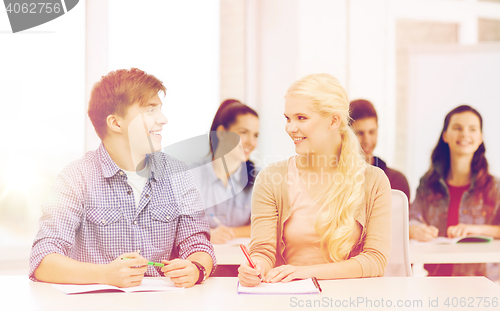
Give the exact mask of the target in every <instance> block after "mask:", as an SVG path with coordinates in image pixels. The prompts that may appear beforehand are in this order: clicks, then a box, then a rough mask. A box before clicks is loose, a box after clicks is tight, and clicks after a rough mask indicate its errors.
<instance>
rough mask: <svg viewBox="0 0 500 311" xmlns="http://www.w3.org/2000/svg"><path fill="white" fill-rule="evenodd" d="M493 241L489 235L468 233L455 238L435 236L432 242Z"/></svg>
mask: <svg viewBox="0 0 500 311" xmlns="http://www.w3.org/2000/svg"><path fill="white" fill-rule="evenodd" d="M491 241H493V238H492V237H491V236H486V235H468V236H462V237H457V238H452V239H450V238H445V237H441V236H440V237H437V238H435V239H434V240H433V241H431V242H432V243H433V244H457V243H489V242H491Z"/></svg>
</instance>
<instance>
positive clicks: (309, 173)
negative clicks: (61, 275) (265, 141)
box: [238, 74, 391, 286]
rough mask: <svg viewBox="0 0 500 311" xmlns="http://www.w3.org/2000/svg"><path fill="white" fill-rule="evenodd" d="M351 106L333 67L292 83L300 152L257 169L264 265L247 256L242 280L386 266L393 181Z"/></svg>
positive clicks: (256, 246) (256, 233)
mask: <svg viewBox="0 0 500 311" xmlns="http://www.w3.org/2000/svg"><path fill="white" fill-rule="evenodd" d="M348 109H349V101H348V99H347V94H346V92H345V90H344V89H343V88H342V87H341V86H340V83H339V82H338V80H337V79H335V78H334V77H332V76H331V75H328V74H313V75H309V76H306V77H304V78H302V79H300V80H298V81H296V82H295V83H293V84H292V86H291V87H290V88H289V89H288V91H287V93H286V95H285V111H284V115H285V118H286V126H285V129H286V132H287V134H288V135H289V136H290V138H291V140H292V142H293V143H294V144H295V151H296V153H297V155H296V156H293V157H291V158H289V159H287V160H285V161H281V162H278V163H274V164H272V165H270V166H268V167H267V168H266V169H264V170H263V171H262V172H261V173H260V174H259V175H258V176H257V180H256V183H255V186H254V193H253V197H252V221H251V236H252V241H251V245H250V255H251V257H252V259H253V261H254V262H255V263H256V265H257V268H256V269H253V268H251V267H250V265H249V264H248V263H247V262H243V263H242V265H241V266H240V268H239V270H238V271H239V274H238V277H239V280H240V282H241V284H243V285H246V286H255V285H258V284H259V283H260V282H261V281H265V282H288V281H291V280H293V279H304V278H309V277H313V276H314V277H317V278H318V279H339V278H357V277H373V276H382V275H383V274H384V271H385V267H386V264H387V257H388V254H389V252H390V247H391V194H390V184H389V181H388V179H387V177H386V175H385V174H384V172H383V171H382V170H380V169H379V168H376V167H373V166H370V165H368V164H367V163H366V162H365V160H364V158H363V157H362V155H361V151H360V145H359V142H358V140H357V138H356V136H355V134H354V133H353V131H352V130H351V128H350V127H349V126H348V124H349V123H348V121H349V111H348ZM259 274H260V275H261V276H262V279H260V278H259Z"/></svg>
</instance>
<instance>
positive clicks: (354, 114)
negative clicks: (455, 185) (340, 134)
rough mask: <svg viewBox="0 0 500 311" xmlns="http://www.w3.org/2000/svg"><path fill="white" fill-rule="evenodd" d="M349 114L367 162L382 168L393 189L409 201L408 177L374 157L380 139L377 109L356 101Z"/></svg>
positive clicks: (361, 101) (351, 104) (350, 107)
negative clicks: (399, 191)
mask: <svg viewBox="0 0 500 311" xmlns="http://www.w3.org/2000/svg"><path fill="white" fill-rule="evenodd" d="M349 114H350V116H351V119H352V122H351V127H352V129H353V130H354V133H356V136H357V137H358V140H359V143H360V144H361V148H362V149H363V152H364V155H365V159H366V162H368V163H369V164H371V165H374V166H376V167H379V168H381V169H382V170H383V171H384V173H385V174H386V175H387V177H388V178H389V181H390V183H391V188H392V189H397V190H401V191H403V192H404V194H406V197H407V198H408V201H409V200H410V186H409V185H408V181H407V180H406V177H405V176H404V175H403V174H402V173H401V172H399V171H397V170H395V169H392V168H389V167H388V166H387V164H385V162H384V161H382V159H380V158H378V157H375V156H373V150H375V147H377V138H378V117H377V111H375V107H373V105H372V103H371V102H369V101H367V100H364V99H358V100H354V101H352V102H351V103H350V105H349Z"/></svg>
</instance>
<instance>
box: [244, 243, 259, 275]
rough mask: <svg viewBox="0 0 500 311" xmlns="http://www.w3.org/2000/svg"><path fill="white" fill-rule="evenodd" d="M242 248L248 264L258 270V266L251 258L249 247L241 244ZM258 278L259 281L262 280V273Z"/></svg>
mask: <svg viewBox="0 0 500 311" xmlns="http://www.w3.org/2000/svg"><path fill="white" fill-rule="evenodd" d="M240 248H241V250H242V251H243V254H245V257H246V258H247V260H248V263H249V264H250V267H252V268H254V269H257V265H256V264H255V263H254V262H253V260H252V258H251V257H250V253H249V252H248V249H247V247H246V246H245V245H243V244H240ZM258 276H259V279H261V280H262V275H260V273H259V275H258Z"/></svg>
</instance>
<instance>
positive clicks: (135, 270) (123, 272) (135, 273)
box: [103, 253, 148, 287]
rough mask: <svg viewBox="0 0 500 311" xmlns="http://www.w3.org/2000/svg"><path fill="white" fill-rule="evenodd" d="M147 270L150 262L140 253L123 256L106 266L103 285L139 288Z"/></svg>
mask: <svg viewBox="0 0 500 311" xmlns="http://www.w3.org/2000/svg"><path fill="white" fill-rule="evenodd" d="M123 258H129V259H123ZM147 269H148V261H147V259H145V258H144V257H142V256H141V255H139V253H126V254H122V255H120V257H118V258H116V259H115V260H113V261H112V262H110V263H109V264H107V265H105V269H104V282H103V283H105V284H109V285H113V286H117V287H132V286H138V285H140V284H141V282H142V279H143V278H144V273H145V272H146V270H147Z"/></svg>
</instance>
